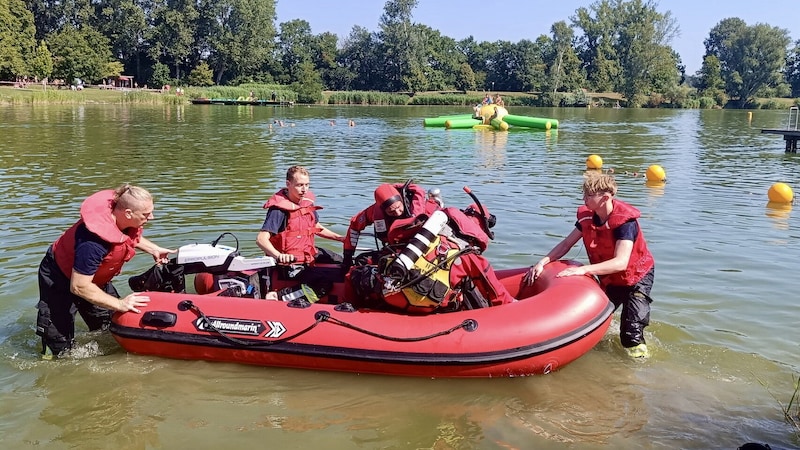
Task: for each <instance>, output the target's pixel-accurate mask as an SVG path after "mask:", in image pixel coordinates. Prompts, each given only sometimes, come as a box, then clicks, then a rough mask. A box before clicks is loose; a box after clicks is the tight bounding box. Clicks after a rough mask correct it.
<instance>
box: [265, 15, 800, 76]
mask: <svg viewBox="0 0 800 450" xmlns="http://www.w3.org/2000/svg"><path fill="white" fill-rule="evenodd" d="M592 3H594V1H588V0H555V1H549V2H542V1H536V0H504V1H496V2H491V1H485V0H484V1H478V0H456V1H445V0H419V2H418V4H417V7H416V8H415V9H414V12H413V21H414V22H416V23H422V24H425V25H428V26H429V27H431V28H433V29H437V30H439V31H440V32H441V33H442V34H444V35H445V36H449V37H452V38H454V39H456V40H459V39H463V38H466V37H468V36H470V35H472V36H474V37H475V39H477V40H478V41H496V40H506V41H511V42H517V41H520V40H522V39H531V40H533V39H536V38H537V37H538V36H539V35H541V34H547V35H549V34H550V26H551V25H552V24H553V23H555V22H558V21H560V20H564V21H566V22H567V23H569V22H570V20H569V18H570V16H573V15H574V14H575V10H577V9H578V8H580V7H582V6H584V7H588V6H590V5H591V4H592ZM384 4H385V1H383V0H277V14H278V21H277V23H278V24H280V23H281V22H287V21H289V20H292V19H303V20H306V21H307V22H308V23H309V24H311V31H312V33H314V34H319V33H323V32H326V31H330V32H332V33H335V34H337V35H338V36H339V37H340V39H341V38H344V37H346V36H347V35H348V34H350V30H351V29H352V28H353V26H354V25H360V26H362V27H364V28H366V29H368V30H370V31H377V30H378V21H379V20H380V16H381V14H382V13H383V6H384ZM799 4H800V3H798V1H797V0H761V1H754V0H750V1H745V0H728V1H722V2H710V1H708V0H662V1H660V2H658V8H657V10H658V11H660V12H666V11H671V12H672V16H673V17H674V18H675V19H676V21H677V23H678V26H679V27H680V30H681V33H680V36H678V37H676V38H675V39H674V40H673V41H672V48H674V49H675V50H676V51H677V52H678V53H679V54H680V55H681V59H682V60H683V63H684V64H685V65H686V72H687V74H689V75H693V74H694V73H695V72H696V71H697V70H699V69H700V65H701V64H702V62H703V61H702V58H703V53H704V50H705V49H704V47H703V40H704V39H705V38H706V37H708V32H709V31H710V30H711V28H712V27H714V26H715V25H716V24H717V23H719V22H720V21H721V20H722V19H726V18H729V17H738V18H740V19H742V20H744V21H745V22H746V23H747V24H748V25H755V24H757V23H766V24H768V25H771V26H776V27H780V28H785V29H787V30H789V36H790V37H791V39H792V42H794V41H796V40H798V39H800V22H798V17H800V12H799V11H798V5H799ZM792 25H794V26H795V27H796V29H793V28H792Z"/></svg>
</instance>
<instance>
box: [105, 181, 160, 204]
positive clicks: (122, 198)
mask: <svg viewBox="0 0 800 450" xmlns="http://www.w3.org/2000/svg"><path fill="white" fill-rule="evenodd" d="M152 201H153V196H152V195H150V193H149V192H147V190H146V189H144V188H140V187H139V186H133V185H131V184H130V183H125V184H123V185H122V186H120V187H118V188H116V189H114V207H115V208H116V207H117V206H119V207H120V208H122V209H135V208H133V206H139V205H141V204H142V203H143V202H152Z"/></svg>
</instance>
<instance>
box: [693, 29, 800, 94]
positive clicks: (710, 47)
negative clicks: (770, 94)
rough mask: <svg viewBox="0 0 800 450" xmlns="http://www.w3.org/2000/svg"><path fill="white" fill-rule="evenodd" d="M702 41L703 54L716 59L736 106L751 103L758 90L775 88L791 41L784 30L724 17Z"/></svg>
mask: <svg viewBox="0 0 800 450" xmlns="http://www.w3.org/2000/svg"><path fill="white" fill-rule="evenodd" d="M705 43H706V54H707V55H715V56H717V58H718V59H719V61H720V68H721V73H722V78H723V80H724V81H725V91H726V93H727V94H728V95H729V96H730V97H731V98H732V99H735V100H736V101H737V102H738V104H739V106H740V107H745V106H746V105H747V104H750V103H752V101H753V100H754V97H755V95H756V93H758V92H759V91H760V90H762V89H765V88H776V87H778V86H779V85H780V84H781V83H782V82H783V69H784V66H785V64H786V58H787V56H788V51H787V48H788V46H789V44H790V43H791V40H790V39H789V32H788V30H785V29H782V28H778V27H772V26H769V25H766V24H756V25H753V26H747V25H746V24H745V23H744V22H743V21H741V20H740V19H725V20H723V21H721V22H720V23H719V24H717V26H715V27H714V28H713V29H712V30H711V32H710V33H709V38H708V39H707V40H706V41H705Z"/></svg>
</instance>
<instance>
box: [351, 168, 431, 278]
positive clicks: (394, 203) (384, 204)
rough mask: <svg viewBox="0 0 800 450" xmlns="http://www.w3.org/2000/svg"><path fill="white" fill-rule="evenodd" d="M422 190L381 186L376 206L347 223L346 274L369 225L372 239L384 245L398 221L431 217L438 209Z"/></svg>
mask: <svg viewBox="0 0 800 450" xmlns="http://www.w3.org/2000/svg"><path fill="white" fill-rule="evenodd" d="M426 197H427V196H426V193H425V189H423V188H422V187H420V186H418V185H416V184H411V183H410V182H408V183H406V184H388V183H386V184H382V185H380V186H378V188H377V189H375V203H373V204H372V205H370V206H369V207H367V208H366V209H364V210H363V211H361V212H359V213H358V214H356V215H355V216H353V217H352V218H351V219H350V227H349V228H348V229H347V238H345V239H344V241H343V242H344V263H343V264H342V266H343V268H344V269H345V271H346V270H347V269H348V268H349V267H350V266H351V265H352V264H353V255H354V254H355V251H356V247H357V246H358V238H359V237H360V236H361V232H362V231H363V230H364V229H365V228H367V227H368V226H369V225H373V226H374V228H375V238H376V239H378V240H380V241H381V242H382V243H383V244H386V243H387V239H388V233H389V228H390V227H391V226H392V223H393V222H394V221H395V220H397V219H401V218H410V217H416V216H418V215H419V214H422V213H426V212H427V213H431V212H433V211H435V210H436V209H437V208H438V205H437V204H436V203H435V201H433V200H430V201H429V200H427V198H426Z"/></svg>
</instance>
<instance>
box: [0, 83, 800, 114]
mask: <svg viewBox="0 0 800 450" xmlns="http://www.w3.org/2000/svg"><path fill="white" fill-rule="evenodd" d="M251 93H252V95H253V96H254V97H255V98H259V99H270V98H271V97H272V95H273V94H274V95H276V98H279V99H281V100H287V101H297V93H295V92H294V91H292V90H291V89H289V88H288V87H286V86H280V85H273V84H244V85H241V86H212V87H207V88H202V87H187V88H183V92H182V95H176V92H175V89H170V90H164V91H162V90H159V89H100V88H99V87H97V86H91V87H87V88H85V89H83V90H80V91H77V90H76V91H73V90H70V89H69V88H64V87H62V88H61V89H57V88H56V87H54V86H48V87H47V88H44V87H43V86H42V85H41V84H34V83H31V84H29V85H28V86H27V87H26V88H24V89H19V88H14V87H12V86H8V85H6V86H0V105H26V104H28V105H30V104H91V103H98V104H126V103H130V104H149V105H163V104H173V105H181V104H188V103H189V102H190V100H191V99H193V98H233V99H237V98H241V99H244V98H247V97H248V96H249V95H250V94H251ZM498 93H499V94H501V95H502V96H503V99H504V101H505V105H506V106H541V105H542V102H540V99H539V95H537V94H533V93H529V92H492V94H493V95H494V94H498ZM485 94H486V93H485V92H484V91H467V92H463V91H462V92H436V91H433V92H417V93H413V94H412V93H386V92H375V91H325V92H323V93H322V99H321V100H320V101H319V103H318V104H322V105H398V106H402V105H451V106H464V107H471V106H473V105H475V104H476V103H480V101H481V100H482V99H483V97H484V95H485ZM556 95H557V96H558V97H559V98H558V100H559V101H554V99H551V100H553V102H552V103H545V104H561V105H562V106H592V107H607V108H608V107H612V106H614V105H616V104H618V103H619V104H621V106H627V105H626V103H625V99H624V98H623V97H622V96H621V95H620V94H618V93H614V92H585V93H581V94H580V95H576V94H572V93H558V94H556ZM562 100H563V101H562ZM756 103H757V105H758V106H757V107H756V109H786V108H789V107H791V106H796V105H797V104H798V103H799V101H798V99H791V98H764V99H761V98H759V99H757V100H756ZM655 105H660V106H656V107H675V106H674V105H672V106H671V105H669V104H661V103H660V102H656V103H655ZM684 107H691V106H686V105H684ZM694 107H697V106H694Z"/></svg>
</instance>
